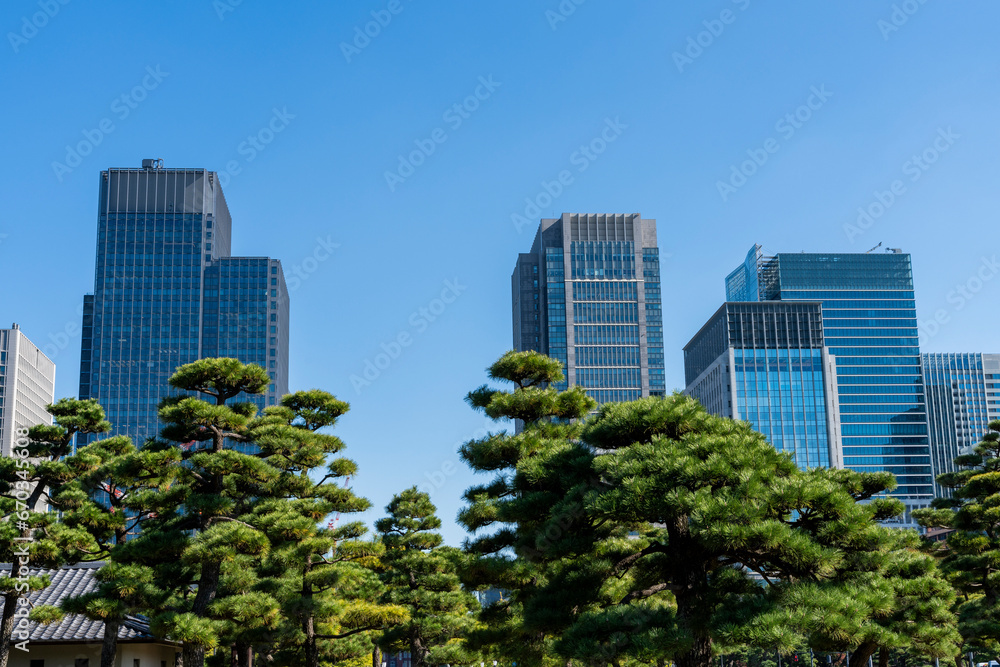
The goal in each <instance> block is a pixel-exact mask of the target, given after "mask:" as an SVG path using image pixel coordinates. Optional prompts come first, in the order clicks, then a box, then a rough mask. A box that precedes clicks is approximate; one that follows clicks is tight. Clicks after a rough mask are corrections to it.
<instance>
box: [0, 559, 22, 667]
mask: <svg viewBox="0 0 1000 667" xmlns="http://www.w3.org/2000/svg"><path fill="white" fill-rule="evenodd" d="M11 568H12V569H11V574H13V566H11ZM17 598H18V594H17V593H16V592H11V593H5V594H4V596H3V622H2V624H0V667H7V658H8V656H9V655H10V635H11V633H12V632H14V612H15V611H17Z"/></svg>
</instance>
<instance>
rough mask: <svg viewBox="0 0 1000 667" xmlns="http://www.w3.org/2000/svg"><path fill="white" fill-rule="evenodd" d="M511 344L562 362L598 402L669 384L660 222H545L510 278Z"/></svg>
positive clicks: (607, 218) (600, 218)
mask: <svg viewBox="0 0 1000 667" xmlns="http://www.w3.org/2000/svg"><path fill="white" fill-rule="evenodd" d="M511 286H512V294H513V321H514V348H515V349H517V350H538V351H539V352H542V353H544V354H547V355H548V356H550V357H553V358H555V359H558V360H559V361H561V362H562V363H563V365H564V367H565V371H566V379H565V381H564V382H562V383H560V387H559V388H565V387H566V386H569V385H579V386H581V387H584V388H585V389H586V390H587V393H588V394H589V395H590V396H592V397H593V398H594V399H595V400H597V401H598V402H599V403H607V402H610V401H630V400H635V399H637V398H640V397H643V396H662V395H663V394H664V393H665V390H666V376H665V375H664V358H663V315H662V309H661V303H660V256H659V250H658V248H657V245H656V221H655V220H643V219H642V217H641V216H640V215H639V214H638V213H633V214H610V215H576V214H569V213H564V214H563V215H562V217H561V218H558V219H554V218H550V219H544V220H542V221H541V224H540V226H539V228H538V233H537V234H536V235H535V240H534V243H533V244H532V246H531V251H530V252H527V253H522V254H520V255H519V256H518V260H517V265H516V266H515V267H514V274H513V276H512V277H511Z"/></svg>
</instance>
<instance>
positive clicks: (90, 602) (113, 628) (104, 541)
mask: <svg viewBox="0 0 1000 667" xmlns="http://www.w3.org/2000/svg"><path fill="white" fill-rule="evenodd" d="M178 460H179V457H178V456H177V452H176V450H173V449H162V448H161V449H159V450H157V449H155V448H151V449H149V450H138V449H136V447H135V446H134V445H133V444H132V440H131V439H130V438H128V437H125V436H115V437H111V438H106V439H102V440H97V441H95V442H92V443H90V444H89V445H86V446H84V447H81V448H79V449H78V450H77V452H76V453H75V454H74V455H73V456H70V457H67V458H66V459H64V460H63V463H64V465H65V467H66V469H67V470H68V472H69V481H67V482H65V483H63V484H62V485H60V486H59V487H58V489H53V490H51V491H50V494H51V495H52V499H53V504H54V506H56V507H58V508H59V510H60V511H61V512H62V519H61V524H62V526H63V528H64V530H63V531H61V533H60V534H59V541H60V544H61V547H62V549H63V550H64V553H65V554H66V558H67V559H68V560H70V561H108V560H111V559H113V558H114V553H115V550H116V549H117V548H118V547H120V546H122V545H124V544H125V542H126V540H127V538H128V536H129V535H134V534H135V533H136V532H138V531H139V530H140V529H141V526H142V524H143V522H144V521H146V520H147V519H148V518H149V517H150V514H152V511H151V510H150V509H149V508H148V507H147V502H148V501H149V500H150V499H151V498H152V497H153V496H155V494H156V492H157V491H158V490H161V489H165V488H167V487H169V485H170V484H171V482H172V481H173V479H174V477H175V472H174V471H175V470H176V464H177V462H178ZM96 578H97V580H98V582H99V583H98V588H97V589H96V590H94V591H90V592H88V593H86V594H84V595H81V596H78V597H66V598H64V599H63V600H62V601H61V603H60V606H61V609H60V610H56V609H55V608H53V609H52V610H49V611H48V620H49V621H54V620H58V619H59V618H61V616H62V614H61V612H70V613H76V614H83V615H85V616H87V617H88V618H90V619H92V620H96V621H101V622H102V623H103V624H104V635H103V639H102V647H101V667H112V666H113V664H114V662H115V659H116V655H117V650H118V646H117V645H118V632H119V629H120V628H121V625H122V623H123V622H124V620H125V617H126V616H127V615H128V614H134V613H139V612H140V611H142V610H144V609H145V608H147V607H149V606H154V605H155V603H156V601H158V600H159V599H160V593H161V592H160V591H159V590H158V589H156V588H155V587H154V586H153V585H152V572H151V571H150V570H149V569H148V568H144V567H143V566H141V565H136V564H133V565H121V564H117V563H109V564H107V565H106V566H105V567H104V568H102V569H101V570H100V571H99V572H98V573H97V575H96Z"/></svg>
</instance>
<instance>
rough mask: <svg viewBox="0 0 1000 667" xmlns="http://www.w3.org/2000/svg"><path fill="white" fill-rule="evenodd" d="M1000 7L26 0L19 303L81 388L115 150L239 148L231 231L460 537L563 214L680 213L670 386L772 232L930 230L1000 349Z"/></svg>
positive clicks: (14, 20) (352, 422)
mask: <svg viewBox="0 0 1000 667" xmlns="http://www.w3.org/2000/svg"><path fill="white" fill-rule="evenodd" d="M373 12H374V14H373ZM379 21H380V22H381V24H379V23H378V22H379ZM998 24H1000V5H998V4H997V3H996V2H995V1H994V0H966V1H965V2H961V3H958V2H945V1H944V0H906V1H905V2H899V1H897V2H895V4H894V2H893V1H892V0H840V1H838V2H836V3H834V2H827V3H820V2H809V3H806V2H791V1H790V0H786V1H785V2H780V3H774V2H771V3H766V2H763V0H737V1H735V2H734V1H730V0H712V1H710V2H698V3H687V2H685V3H682V2H653V1H650V0H645V1H636V2H611V1H609V0H563V1H562V2H561V4H560V2H559V0H532V1H529V0H506V1H504V2H490V3H486V2H457V1H455V0H436V1H434V2H432V1H431V0H391V1H390V0H364V1H362V0H355V1H352V2H329V3H321V2H301V1H288V0H286V1H284V2H281V3H278V2H264V1H263V0H243V1H242V2H239V0H217V1H216V2H213V1H212V0H199V1H195V0H183V1H179V2H171V3H135V2H128V3H126V2H120V1H117V2H102V3H90V2H84V1H83V0H41V1H38V0H34V1H28V0H7V1H6V2H4V3H3V4H2V7H0V29H2V32H3V34H4V39H3V43H2V44H0V85H2V90H3V98H4V101H3V120H4V122H3V136H4V141H3V155H4V158H5V159H4V160H3V161H2V162H0V196H2V200H3V209H4V213H3V215H2V216H0V275H2V276H3V283H2V284H3V287H2V288H0V325H2V326H9V325H10V323H11V322H14V321H16V322H18V323H19V324H20V325H21V327H22V329H23V330H24V332H25V333H26V334H27V335H28V336H29V337H30V338H31V339H32V340H34V341H35V342H36V343H37V344H39V345H42V346H46V345H50V346H52V347H49V348H48V349H49V350H50V351H54V356H55V361H56V363H57V367H58V370H57V391H56V395H57V397H61V396H75V395H76V392H77V382H78V372H79V346H80V337H79V322H80V316H79V312H80V311H79V309H80V306H81V302H82V297H83V294H84V293H87V292H89V291H92V289H93V275H94V252H95V244H96V227H97V219H96V209H97V186H98V176H99V172H100V170H102V169H106V168H108V167H138V166H139V165H140V161H141V160H142V159H143V158H163V159H164V161H165V165H166V166H168V167H193V168H207V169H211V170H215V171H219V172H229V173H228V174H227V176H226V177H224V182H225V188H224V189H225V193H226V197H227V200H228V203H229V208H230V210H231V212H232V215H233V253H234V254H237V255H269V256H272V257H277V258H279V259H281V260H282V261H283V264H284V267H285V271H286V275H287V276H288V277H289V283H290V286H291V287H295V289H294V290H293V291H292V294H291V300H292V301H291V359H290V362H291V381H290V385H291V388H292V389H293V390H294V389H304V388H311V387H318V388H323V389H326V390H329V391H332V392H334V393H335V394H337V395H338V396H339V397H341V398H343V399H345V400H348V401H350V403H351V404H352V410H351V412H350V413H348V414H347V415H346V416H345V417H344V418H343V420H342V423H341V425H340V426H339V428H338V431H337V432H338V434H339V435H340V436H341V437H342V438H343V439H344V440H345V441H346V442H347V445H348V449H347V451H346V453H347V454H348V455H350V456H352V457H354V458H355V459H356V460H357V461H358V462H359V464H360V466H361V474H360V475H359V476H358V477H357V478H356V479H355V480H353V485H354V488H355V490H356V491H357V492H358V493H360V494H362V495H365V496H367V497H368V498H370V499H371V500H372V501H373V503H374V504H375V510H373V512H372V513H371V514H370V515H369V516H368V517H367V518H375V517H376V516H379V515H381V511H382V508H383V507H384V506H385V504H386V503H387V502H388V500H389V499H390V497H391V496H392V494H393V493H394V492H397V491H399V490H401V489H403V488H406V487H407V486H410V485H413V484H421V483H422V484H425V485H426V484H430V485H431V486H432V487H433V489H434V491H433V494H432V497H433V499H434V501H435V502H436V503H437V504H438V506H439V507H440V513H441V515H442V518H443V519H444V521H445V534H446V538H447V540H448V541H449V542H450V543H453V544H458V543H459V542H460V541H461V539H462V537H463V533H462V531H461V529H460V528H459V527H458V526H457V525H455V524H454V522H453V518H454V516H455V514H456V512H457V511H458V509H459V507H460V505H461V501H460V494H461V492H462V491H463V490H464V489H465V488H466V487H467V486H469V485H470V484H471V483H473V482H474V481H475V477H474V476H473V475H471V473H469V472H467V471H466V469H465V468H464V466H463V465H462V464H461V462H460V461H459V459H458V457H457V455H456V449H457V447H458V444H459V443H460V442H462V441H463V440H466V439H468V438H470V437H472V436H474V435H475V434H477V432H478V433H479V434H480V435H481V434H482V433H483V432H484V429H486V428H488V427H491V428H501V427H502V426H497V425H491V424H488V423H487V422H486V421H485V418H484V417H483V416H481V415H479V414H477V413H474V412H473V411H472V410H471V409H470V408H469V407H468V406H467V405H466V404H465V403H464V402H463V396H464V395H465V393H466V392H467V391H469V390H471V389H473V388H474V387H476V386H478V385H479V384H481V383H482V382H484V381H485V373H484V368H485V367H486V366H487V365H488V364H490V363H491V362H492V361H493V360H494V359H495V358H496V357H498V356H499V355H500V354H502V353H503V352H504V351H506V350H507V349H508V348H510V346H511V344H512V343H511V338H512V334H511V304H510V274H511V271H512V269H513V267H514V262H515V260H516V254H517V253H518V252H524V251H527V250H528V248H529V247H530V244H531V241H532V238H533V235H534V230H535V227H536V226H537V223H538V219H539V218H541V217H557V216H558V215H559V214H561V213H562V212H564V211H565V212H576V213H633V212H639V213H641V214H642V216H643V217H645V218H655V219H656V220H657V221H658V227H659V244H660V249H661V261H662V276H663V288H664V289H663V310H664V325H665V337H666V349H667V379H668V382H667V384H668V387H676V388H681V386H682V383H683V358H682V353H681V348H682V347H683V345H684V344H685V343H686V342H687V341H688V340H689V339H690V337H691V336H692V335H693V334H694V333H695V332H696V331H697V330H698V329H699V327H700V326H701V325H702V324H703V323H704V321H705V320H706V319H707V318H708V317H709V316H710V315H711V314H712V313H713V312H714V311H715V310H716V309H717V308H718V306H719V305H720V304H721V302H722V300H723V298H724V289H723V279H724V277H725V275H726V274H727V273H728V272H729V271H730V270H732V269H733V268H734V267H735V266H736V265H737V264H738V263H739V262H740V261H742V259H743V257H744V256H745V254H746V252H747V250H748V249H749V248H750V247H751V246H752V245H753V244H754V243H761V244H763V246H764V248H765V250H767V251H769V252H797V251H807V252H822V251H830V252H863V251H866V250H868V249H869V248H871V247H873V246H875V245H876V244H878V243H879V242H882V243H883V244H884V246H885V247H893V248H903V249H904V250H905V251H907V252H910V253H912V255H913V267H914V276H915V280H916V286H917V305H918V309H919V317H920V319H921V321H922V322H925V323H928V324H927V326H925V327H924V330H925V333H926V336H925V340H924V343H923V349H924V350H925V351H956V352H958V351H987V352H988V351H992V352H998V351H1000V340H998V336H997V331H1000V308H998V307H997V305H998V303H1000V266H998V265H997V264H996V263H995V262H996V257H997V255H998V254H1000V248H998V243H997V241H998V237H1000V231H998V230H1000V226H998V217H997V211H998V208H1000V207H998V204H1000V188H998V187H997V180H998V176H1000V168H998V162H997V155H1000V135H998V131H997V119H998V108H1000V85H998V84H1000V59H998V56H1000V41H998V40H997V38H996V26H997V25H998ZM39 26H40V27H39ZM366 30H367V31H368V32H369V33H370V34H371V35H374V36H366V35H364V32H365V31H366ZM477 94H478V99H477V97H476V96H477ZM456 104H457V105H459V108H458V109H456V108H455V105H456ZM275 130H278V131H275ZM602 135H603V137H602ZM607 139H612V140H611V141H607ZM431 149H433V152H431ZM414 151H422V153H417V154H412V153H413V152H414ZM83 153H86V154H85V155H84V154H83ZM426 153H429V155H426ZM401 156H402V157H401ZM748 160H750V161H751V162H747V161H748ZM754 161H755V162H754ZM734 170H735V171H736V173H734ZM563 171H566V172H568V174H563V177H564V181H565V182H566V183H568V184H567V185H559V186H557V185H553V181H558V180H559V176H560V173H561V172H563ZM387 172H388V173H390V174H394V176H387ZM740 172H742V173H740ZM543 182H544V183H548V188H549V190H551V192H552V193H554V196H552V195H550V194H549V193H548V192H547V191H546V187H545V185H544V183H543ZM560 187H561V189H562V191H561V192H560ZM526 199H527V200H528V201H526ZM880 199H881V201H880ZM531 200H534V203H532V201H531ZM859 208H861V209H862V210H867V211H868V213H869V215H870V216H871V217H870V218H862V219H861V220H860V223H859V220H858V218H859V215H860V214H859ZM515 216H523V217H524V219H526V220H530V224H524V223H523V222H521V221H520V220H519V219H518V218H516V217H515ZM317 258H325V260H323V261H319V260H318V259H317ZM296 267H298V271H299V273H298V274H296V273H295V271H296ZM296 276H298V277H299V279H298V281H297V283H296V281H295V280H293V277H296ZM446 289H450V290H452V291H451V292H450V293H449V294H447V296H448V298H449V299H452V297H453V296H455V295H457V298H453V300H452V302H451V303H449V304H447V305H446V306H445V307H444V308H443V310H442V308H440V307H439V306H440V305H442V304H437V303H435V299H437V298H439V297H440V296H441V293H442V291H443V290H446ZM962 290H964V294H963V291H962ZM422 308H423V309H428V308H430V309H432V310H431V311H428V315H429V316H427V315H425V314H421V309H422ZM435 313H436V314H435ZM431 318H433V320H432V319H431ZM935 318H937V320H938V321H939V322H940V323H939V324H937V326H936V327H935V326H932V325H930V324H929V323H930V322H931V321H932V320H934V319H935ZM401 333H402V334H409V340H410V344H409V345H408V346H406V347H402V348H400V350H399V354H398V356H396V358H394V359H392V360H391V363H389V364H388V366H386V367H385V368H382V369H378V374H377V376H376V375H375V373H374V372H372V371H369V377H370V378H372V381H371V383H370V384H368V385H362V384H360V383H358V382H354V383H352V380H351V377H352V375H357V376H359V377H363V373H364V371H365V366H366V361H371V362H373V363H374V361H375V359H376V355H378V354H379V353H380V352H382V345H383V344H385V345H386V346H387V347H389V348H390V349H392V345H391V342H392V341H393V340H395V339H397V337H398V336H399V335H400V334H401ZM382 362H383V365H385V363H384V362H385V359H382Z"/></svg>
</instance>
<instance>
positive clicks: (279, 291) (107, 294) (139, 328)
mask: <svg viewBox="0 0 1000 667" xmlns="http://www.w3.org/2000/svg"><path fill="white" fill-rule="evenodd" d="M231 231H232V221H231V219H230V217H229V209H228V208H227V206H226V199H225V197H224V195H223V194H222V188H221V186H220V185H219V181H218V178H217V177H216V174H215V172H211V171H206V170H204V169H164V168H163V166H162V161H160V160H143V168H141V169H109V170H107V171H104V172H101V182H100V198H99V210H98V233H97V267H96V276H95V281H94V293H93V295H87V296H85V297H84V313H83V345H82V354H81V360H80V397H81V398H95V399H97V400H98V401H99V402H100V404H101V405H102V406H104V408H105V410H106V411H107V414H108V419H109V420H110V421H111V423H112V425H113V427H114V429H113V433H115V434H118V435H127V436H130V437H131V438H132V439H133V440H134V441H135V442H136V444H139V445H141V444H142V443H143V442H145V441H146V440H147V439H148V438H151V437H154V436H156V435H157V434H158V432H159V423H158V420H157V403H158V402H159V401H160V399H162V398H164V397H165V396H168V395H171V394H175V393H177V392H176V391H175V390H171V389H170V387H169V385H168V384H167V380H168V379H169V378H170V376H171V375H172V374H173V372H174V370H175V369H176V368H177V367H178V366H180V365H182V364H186V363H189V362H192V361H196V360H198V359H202V358H205V357H235V358H238V359H239V360H240V361H242V362H244V363H255V364H259V365H261V366H263V367H264V368H266V369H267V370H268V372H269V373H270V376H271V384H270V386H269V387H268V392H267V394H266V395H264V396H256V397H252V398H251V399H250V400H253V402H255V403H257V404H258V406H260V407H263V406H265V405H274V404H275V403H276V402H277V400H278V399H279V398H280V397H281V396H282V395H283V394H285V393H287V391H288V291H287V289H286V288H285V278H284V273H283V272H282V270H281V262H280V261H278V260H275V259H269V258H267V257H231V256H230V239H231Z"/></svg>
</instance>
